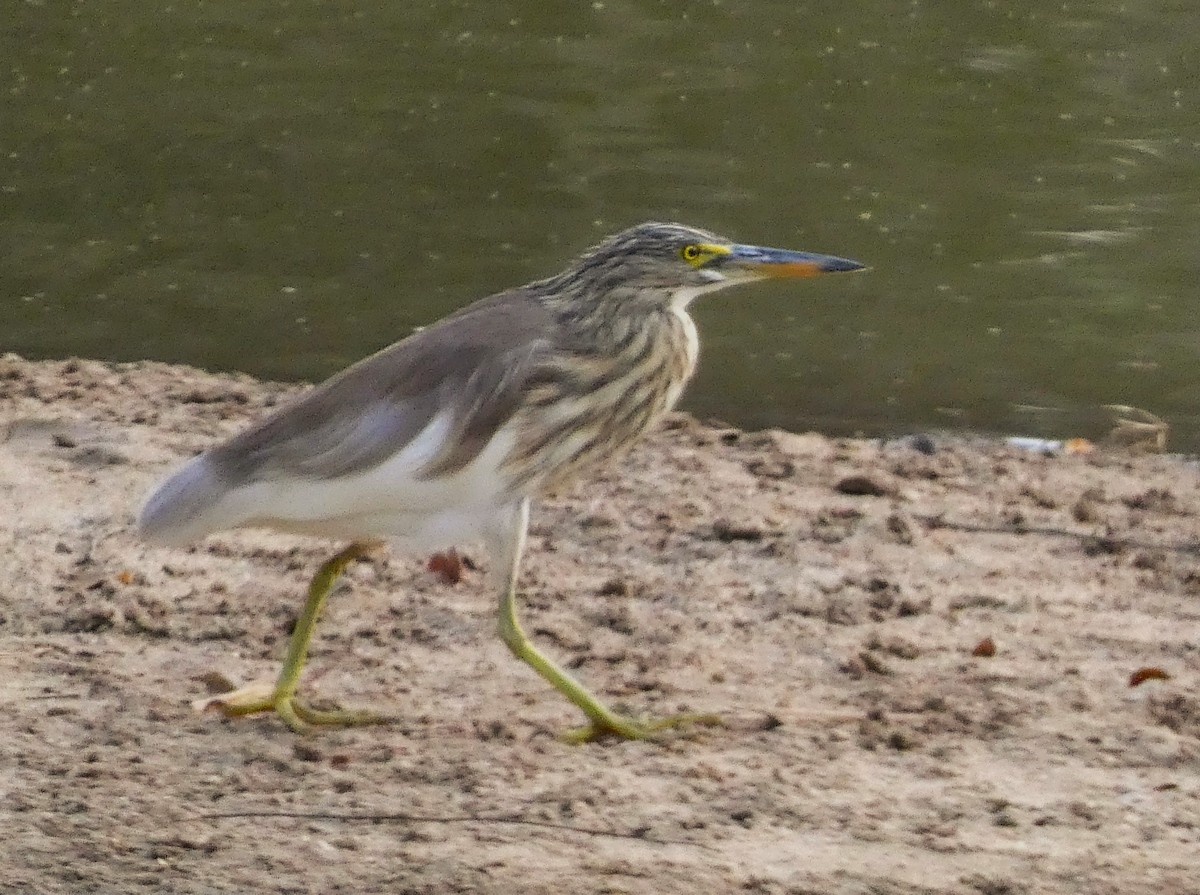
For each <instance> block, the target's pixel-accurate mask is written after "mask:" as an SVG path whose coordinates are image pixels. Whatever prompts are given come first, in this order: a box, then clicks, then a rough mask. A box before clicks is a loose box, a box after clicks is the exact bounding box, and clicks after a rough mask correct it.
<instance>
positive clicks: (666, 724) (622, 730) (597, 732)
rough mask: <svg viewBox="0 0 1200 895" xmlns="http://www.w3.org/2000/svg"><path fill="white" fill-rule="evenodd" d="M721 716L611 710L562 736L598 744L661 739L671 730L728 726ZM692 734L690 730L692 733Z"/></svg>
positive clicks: (568, 739)
mask: <svg viewBox="0 0 1200 895" xmlns="http://www.w3.org/2000/svg"><path fill="white" fill-rule="evenodd" d="M724 726H725V722H724V721H722V720H721V716H720V715H712V714H697V713H690V714H682V715H670V716H669V717H666V718H655V719H651V720H642V719H640V718H630V717H627V716H625V715H618V714H615V713H607V714H606V715H605V716H604V717H603V718H593V719H592V721H591V723H590V724H588V725H586V726H585V727H575V728H572V729H570V730H568V731H565V732H564V733H563V734H562V735H561V736H560V737H559V739H561V740H563V741H564V742H567V743H594V742H596V741H597V740H604V739H609V738H616V739H622V740H661V739H664V738H665V737H666V735H667V734H668V733H678V732H680V731H681V730H682V729H683V728H688V727H724ZM689 733H690V732H689Z"/></svg>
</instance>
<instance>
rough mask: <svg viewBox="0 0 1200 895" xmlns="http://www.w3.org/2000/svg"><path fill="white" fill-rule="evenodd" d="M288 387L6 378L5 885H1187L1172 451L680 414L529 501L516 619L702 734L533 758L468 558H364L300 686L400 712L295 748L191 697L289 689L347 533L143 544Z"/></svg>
mask: <svg viewBox="0 0 1200 895" xmlns="http://www.w3.org/2000/svg"><path fill="white" fill-rule="evenodd" d="M295 388H296V387H295V386H284V385H279V384H270V383H260V382H257V381H254V380H252V379H249V378H247V377H238V376H218V375H210V374H207V373H203V372H199V371H196V370H192V369H185V368H180V367H170V366H165V365H161V364H153V363H141V364H133V365H114V364H104V363H97V362H87V361H65V362H38V363H32V362H27V361H24V360H22V359H20V358H17V357H14V356H7V357H4V358H3V359H0V426H2V427H3V428H2V429H0V438H2V439H3V441H2V443H0V497H2V500H3V504H2V505H3V506H4V507H5V508H6V512H5V513H4V514H3V517H2V518H0V540H2V541H3V542H5V543H6V544H7V549H5V550H3V551H0V582H2V583H3V588H2V590H0V672H2V674H3V680H2V682H0V694H2V695H0V705H2V706H3V722H2V723H3V736H2V737H0V774H2V776H0V891H4V892H52V893H58V892H62V893H81V892H105V893H108V892H112V893H131V892H133V893H136V892H141V891H153V892H160V891H169V892H247V893H251V892H253V893H285V892H289V893H300V892H313V893H323V895H326V893H343V892H356V893H357V892H363V893H375V892H384V891H387V892H391V893H417V892H421V893H424V892H430V893H443V892H487V893H521V895H530V893H535V895H536V893H562V892H571V893H592V892H596V893H601V892H604V893H655V895H673V893H687V895H695V893H700V892H706V893H707V892H720V893H724V892H761V893H791V895H802V893H803V895H809V893H874V895H901V893H903V895H910V893H981V895H1018V893H1089V895H1107V893H1112V895H1117V893H1121V895H1130V893H1142V892H1145V893H1151V892H1153V893H1157V895H1171V893H1195V892H1197V891H1200V851H1198V848H1200V774H1198V773H1197V769H1198V767H1200V697H1198V695H1197V679H1198V677H1200V626H1198V624H1197V622H1198V620H1200V516H1198V515H1197V514H1198V513H1200V487H1198V485H1200V475H1198V469H1197V466H1196V464H1195V463H1194V462H1192V461H1191V460H1188V459H1186V458H1181V457H1175V456H1157V455H1148V456H1132V455H1130V454H1128V453H1122V452H1107V453H1106V452H1098V453H1095V454H1091V455H1080V456H1065V455H1051V456H1045V455H1040V454H1035V453H1030V452H1027V451H1021V450H1018V449H1015V448H1011V447H1008V446H1006V445H1004V444H1002V443H997V442H995V441H989V440H985V439H982V438H979V439H972V438H964V437H957V438H952V437H948V436H947V437H940V436H935V437H932V438H918V439H898V440H895V441H886V442H881V441H867V440H842V439H837V440H834V439H829V438H826V437H823V436H820V435H815V434H807V435H797V434H788V433H784V432H760V433H747V432H740V431H736V430H733V429H728V428H724V427H721V426H719V425H713V424H702V423H700V422H697V421H696V420H693V419H691V418H689V417H687V416H683V415H679V416H675V417H673V418H672V419H671V420H670V421H669V423H668V425H667V426H666V427H664V428H663V429H662V431H660V432H658V433H657V434H655V435H654V436H652V437H650V438H648V439H647V440H646V441H645V443H644V444H643V445H642V446H641V447H640V448H638V449H637V450H636V451H635V452H634V453H633V454H632V455H630V456H629V458H628V459H627V460H625V461H624V462H622V463H621V464H620V465H619V466H617V467H614V468H613V469H611V470H609V471H607V472H606V473H604V474H601V475H599V476H596V477H593V478H592V479H590V480H589V481H587V482H585V483H582V484H580V485H579V486H578V487H577V488H576V489H575V490H574V491H573V492H572V493H569V494H563V495H559V496H557V497H555V498H554V499H551V500H545V501H542V502H541V503H539V504H538V505H537V506H536V508H535V511H534V516H533V522H532V532H531V537H530V550H529V552H528V555H527V560H526V564H525V568H524V574H523V579H522V583H523V591H524V602H523V611H524V619H525V623H526V627H527V628H528V629H529V630H530V632H531V634H532V636H533V637H534V639H535V640H536V641H537V642H538V643H539V644H541V645H542V646H543V647H544V648H545V649H546V650H547V651H548V652H550V653H552V654H553V655H556V656H557V657H559V658H560V659H562V660H563V661H564V662H565V663H566V665H567V666H569V667H570V668H571V669H573V670H574V671H575V672H576V673H578V674H579V675H580V676H581V677H582V678H583V679H585V680H586V681H587V682H588V683H589V684H590V685H592V686H593V687H594V688H595V689H596V690H597V691H598V692H599V693H601V694H603V695H604V696H605V697H607V698H608V699H610V700H612V701H614V702H617V703H620V704H624V705H626V706H627V707H629V708H630V710H632V711H636V712H647V713H652V714H666V713H672V712H677V711H713V712H719V713H720V714H721V715H722V716H723V717H724V719H725V722H726V724H725V726H724V727H721V728H715V729H698V730H696V731H694V732H692V733H691V734H690V735H686V736H677V737H673V738H668V739H666V740H664V741H662V742H602V743H596V744H590V745H585V746H571V745H567V744H565V743H562V742H560V741H559V740H558V739H557V738H556V735H557V734H558V733H559V732H560V731H562V730H564V729H565V728H567V727H570V726H572V725H574V724H577V723H578V722H579V721H580V718H579V717H577V716H576V714H575V710H574V709H573V708H572V707H571V706H570V705H569V704H568V703H567V702H566V701H565V700H564V699H563V698H562V697H561V696H559V695H558V694H557V693H555V692H554V691H553V690H551V689H550V688H549V687H547V686H546V685H545V684H544V683H543V682H542V681H541V680H540V679H539V678H537V677H536V676H535V675H534V674H533V673H532V672H531V671H530V670H529V669H528V668H526V667H525V666H523V665H522V664H520V663H519V662H517V661H515V660H514V659H513V658H512V657H511V656H510V655H509V653H508V652H507V650H506V649H505V647H504V646H503V644H502V643H501V642H500V640H499V639H498V637H497V636H496V635H495V619H494V614H493V599H494V598H493V595H492V594H489V593H487V592H486V590H485V578H486V576H485V574H484V569H485V568H486V564H487V561H488V557H486V556H484V555H482V554H481V553H480V552H479V549H478V548H477V547H476V546H474V545H470V544H464V545H461V550H462V555H463V559H464V566H463V568H464V574H463V577H462V580H461V581H459V582H458V583H456V584H450V583H447V581H446V580H445V579H446V577H447V576H446V574H445V567H444V565H443V566H438V565H437V564H435V568H434V570H433V571H431V570H430V569H429V566H428V561H429V557H413V556H402V555H395V554H390V555H389V554H387V553H384V554H381V555H380V556H378V557H377V558H374V559H372V560H370V561H366V562H361V563H358V564H356V565H355V566H353V567H352V568H351V569H350V570H349V572H348V573H347V575H346V578H345V584H344V585H343V586H342V587H340V588H339V590H338V591H337V592H336V593H335V594H334V596H333V597H332V599H331V602H330V605H329V606H328V608H327V611H326V615H325V617H324V618H323V619H322V622H321V624H320V626H319V627H318V630H317V637H316V640H315V642H314V646H313V652H312V657H311V659H310V663H309V667H308V671H307V674H306V678H305V684H306V686H307V688H308V690H309V692H315V693H319V694H320V695H321V696H322V697H323V698H329V699H334V700H337V701H338V702H341V703H345V704H348V705H370V706H374V707H376V708H381V709H385V710H387V711H390V712H393V713H395V714H396V715H397V716H398V717H399V718H400V719H401V720H399V721H398V722H397V723H395V724H393V725H390V726H386V727H370V728H356V729H349V730H335V731H330V732H325V733H321V734H317V735H314V736H298V735H297V734H295V733H293V732H292V731H291V730H289V729H288V728H286V727H285V726H284V725H283V724H281V723H280V722H279V721H278V720H277V719H275V718H272V717H261V716H259V717H250V718H241V719H235V720H230V719H226V718H223V717H221V716H218V715H214V714H211V713H203V714H199V713H196V712H195V711H194V710H193V708H192V702H193V700H197V699H201V698H203V697H204V696H205V695H206V693H207V692H208V688H209V686H212V685H214V682H218V681H219V680H220V679H222V678H228V679H233V680H239V681H242V680H248V679H255V678H268V679H269V678H270V677H271V676H272V675H273V674H274V673H275V671H276V670H277V668H278V663H279V660H280V658H281V655H282V650H283V646H284V643H285V640H286V637H287V633H288V630H289V627H290V625H291V624H292V622H293V621H294V618H295V615H296V613H297V612H298V610H299V607H300V604H301V602H302V597H303V589H304V587H305V584H306V581H307V577H308V576H309V575H310V574H311V573H312V572H313V570H314V569H315V567H316V566H317V565H318V564H319V563H320V562H321V561H322V560H323V559H324V558H326V557H327V556H328V555H329V554H330V552H331V550H332V549H333V546H334V545H332V544H329V543H323V542H320V541H317V540H309V541H305V540H302V539H298V538H293V537H283V536H278V535H272V534H269V533H262V532H238V533H228V534H222V535H219V536H214V537H212V538H210V539H208V540H207V541H205V542H203V543H201V544H198V545H196V546H195V547H193V548H191V549H187V550H167V549H155V548H150V547H147V546H145V545H143V544H141V543H139V542H138V540H137V539H136V536H135V533H134V530H133V518H134V513H135V512H136V510H137V508H138V505H139V503H140V501H141V498H142V496H143V495H144V494H145V492H146V491H147V490H148V489H149V487H150V486H151V485H152V484H153V483H154V481H155V480H156V479H158V478H159V477H160V476H161V475H162V474H163V473H164V472H165V471H166V470H167V469H168V468H170V467H171V466H172V465H174V464H176V463H178V462H179V461H180V460H181V459H182V458H184V457H187V456H189V455H190V454H192V453H193V452H195V451H197V450H199V449H201V448H203V447H205V446H207V445H210V444H212V443H214V442H215V441H216V440H217V439H219V438H220V437H222V436H225V435H228V434H229V433H232V432H234V431H236V430H237V429H238V428H239V427H240V426H242V425H244V424H245V423H246V422H247V421H248V420H251V419H254V418H257V417H259V416H261V415H262V414H263V413H265V412H266V411H267V410H268V408H269V407H271V406H273V405H274V404H276V403H277V402H278V401H280V400H285V399H286V397H287V396H288V394H289V393H291V392H293V391H294V390H295ZM988 641H990V643H989V642H988ZM989 646H990V649H989ZM989 653H990V655H989ZM1139 669H1140V670H1142V671H1141V675H1140V676H1141V677H1145V678H1147V679H1146V680H1145V681H1144V682H1143V683H1141V684H1140V685H1138V686H1135V687H1133V686H1130V678H1131V675H1134V674H1135V673H1136V672H1138V671H1139ZM1159 672H1161V674H1160V673H1159ZM1164 676H1165V677H1164Z"/></svg>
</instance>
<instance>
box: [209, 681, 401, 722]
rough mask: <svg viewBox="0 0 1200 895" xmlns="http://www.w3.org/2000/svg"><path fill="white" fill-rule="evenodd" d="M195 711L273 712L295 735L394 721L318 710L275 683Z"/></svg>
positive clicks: (213, 699) (212, 700) (218, 698)
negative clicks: (315, 728)
mask: <svg viewBox="0 0 1200 895" xmlns="http://www.w3.org/2000/svg"><path fill="white" fill-rule="evenodd" d="M192 707H193V708H194V709H196V711H198V712H205V711H209V710H212V709H215V710H217V711H219V712H220V713H221V714H223V715H224V716H225V717H227V718H237V717H240V716H242V715H253V714H257V713H258V712H275V714H277V715H279V717H280V718H282V719H283V721H284V723H286V724H287V726H288V727H290V728H292V730H294V731H296V732H297V733H307V732H309V731H311V730H312V728H313V727H347V726H352V725H361V724H387V723H389V722H391V721H392V720H394V719H393V718H391V717H389V716H387V715H382V714H379V713H377V712H372V711H370V710H366V709H342V708H333V709H317V708H313V707H312V706H310V705H308V704H307V703H306V702H305V701H304V700H302V699H300V697H298V696H296V695H295V694H294V693H288V692H281V691H280V690H279V688H278V687H277V686H276V685H275V684H271V683H267V682H259V683H254V684H247V685H246V686H244V687H238V688H236V689H233V690H230V691H229V692H226V693H218V694H217V695H215V696H210V697H208V698H207V699H198V700H196V701H195V702H194V703H192Z"/></svg>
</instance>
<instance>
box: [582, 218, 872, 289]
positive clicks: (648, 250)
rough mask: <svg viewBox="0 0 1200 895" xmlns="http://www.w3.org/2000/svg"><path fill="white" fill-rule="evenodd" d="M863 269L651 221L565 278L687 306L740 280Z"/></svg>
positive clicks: (611, 241)
mask: <svg viewBox="0 0 1200 895" xmlns="http://www.w3.org/2000/svg"><path fill="white" fill-rule="evenodd" d="M863 269H864V265H862V264H859V263H858V262H857V261H850V260H848V259H846V258H836V257H834V256H833V255H817V254H813V253H811V252H793V251H789V250H787V249H770V248H764V247H762V246H752V245H743V244H741V243H736V242H733V241H731V240H728V239H725V238H724V237H721V236H717V235H716V234H713V233H709V232H707V231H705V230H699V229H697V228H695V227H688V226H685V225H683V224H661V223H645V224H639V225H638V226H636V227H631V228H630V229H628V230H623V231H622V232H620V233H617V234H615V235H613V236H610V237H608V238H607V239H605V240H604V241H603V242H601V243H600V244H599V245H597V246H595V247H594V248H592V249H591V250H590V251H588V252H587V253H586V254H584V255H583V257H581V258H580V259H579V261H578V262H577V264H576V265H575V266H574V267H572V268H571V269H570V270H568V271H566V272H565V273H564V274H563V275H562V276H563V277H565V278H569V279H571V280H575V281H576V282H578V283H580V284H581V285H582V284H583V283H587V284H588V286H589V287H590V288H591V289H592V290H598V291H601V292H605V293H625V294H626V295H630V294H644V295H645V296H646V297H654V298H657V299H659V300H662V299H667V300H669V301H671V302H672V303H679V304H680V305H686V304H687V303H688V302H689V301H691V300H692V299H693V298H695V297H696V296H697V295H700V294H702V293H704V292H711V291H713V290H715V289H723V288H725V287H726V286H733V285H736V284H738V283H746V282H751V281H753V280H761V279H766V278H771V277H813V276H818V275H819V274H823V273H833V272H837V271H851V270H863Z"/></svg>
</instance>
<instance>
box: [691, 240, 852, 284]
mask: <svg viewBox="0 0 1200 895" xmlns="http://www.w3.org/2000/svg"><path fill="white" fill-rule="evenodd" d="M728 248H729V254H727V255H723V256H721V257H720V258H719V259H715V260H718V266H719V267H725V266H729V267H740V268H742V269H743V270H748V271H751V272H752V273H755V274H758V275H759V276H763V277H815V276H819V275H820V274H823V273H839V272H841V271H849V270H866V265H865V264H859V263H858V262H857V261H851V260H850V259H849V258H838V257H836V256H834V255H816V254H813V253H812V252H792V251H789V250H788V249H768V248H763V247H762V246H748V245H732V246H729V247H728Z"/></svg>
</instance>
